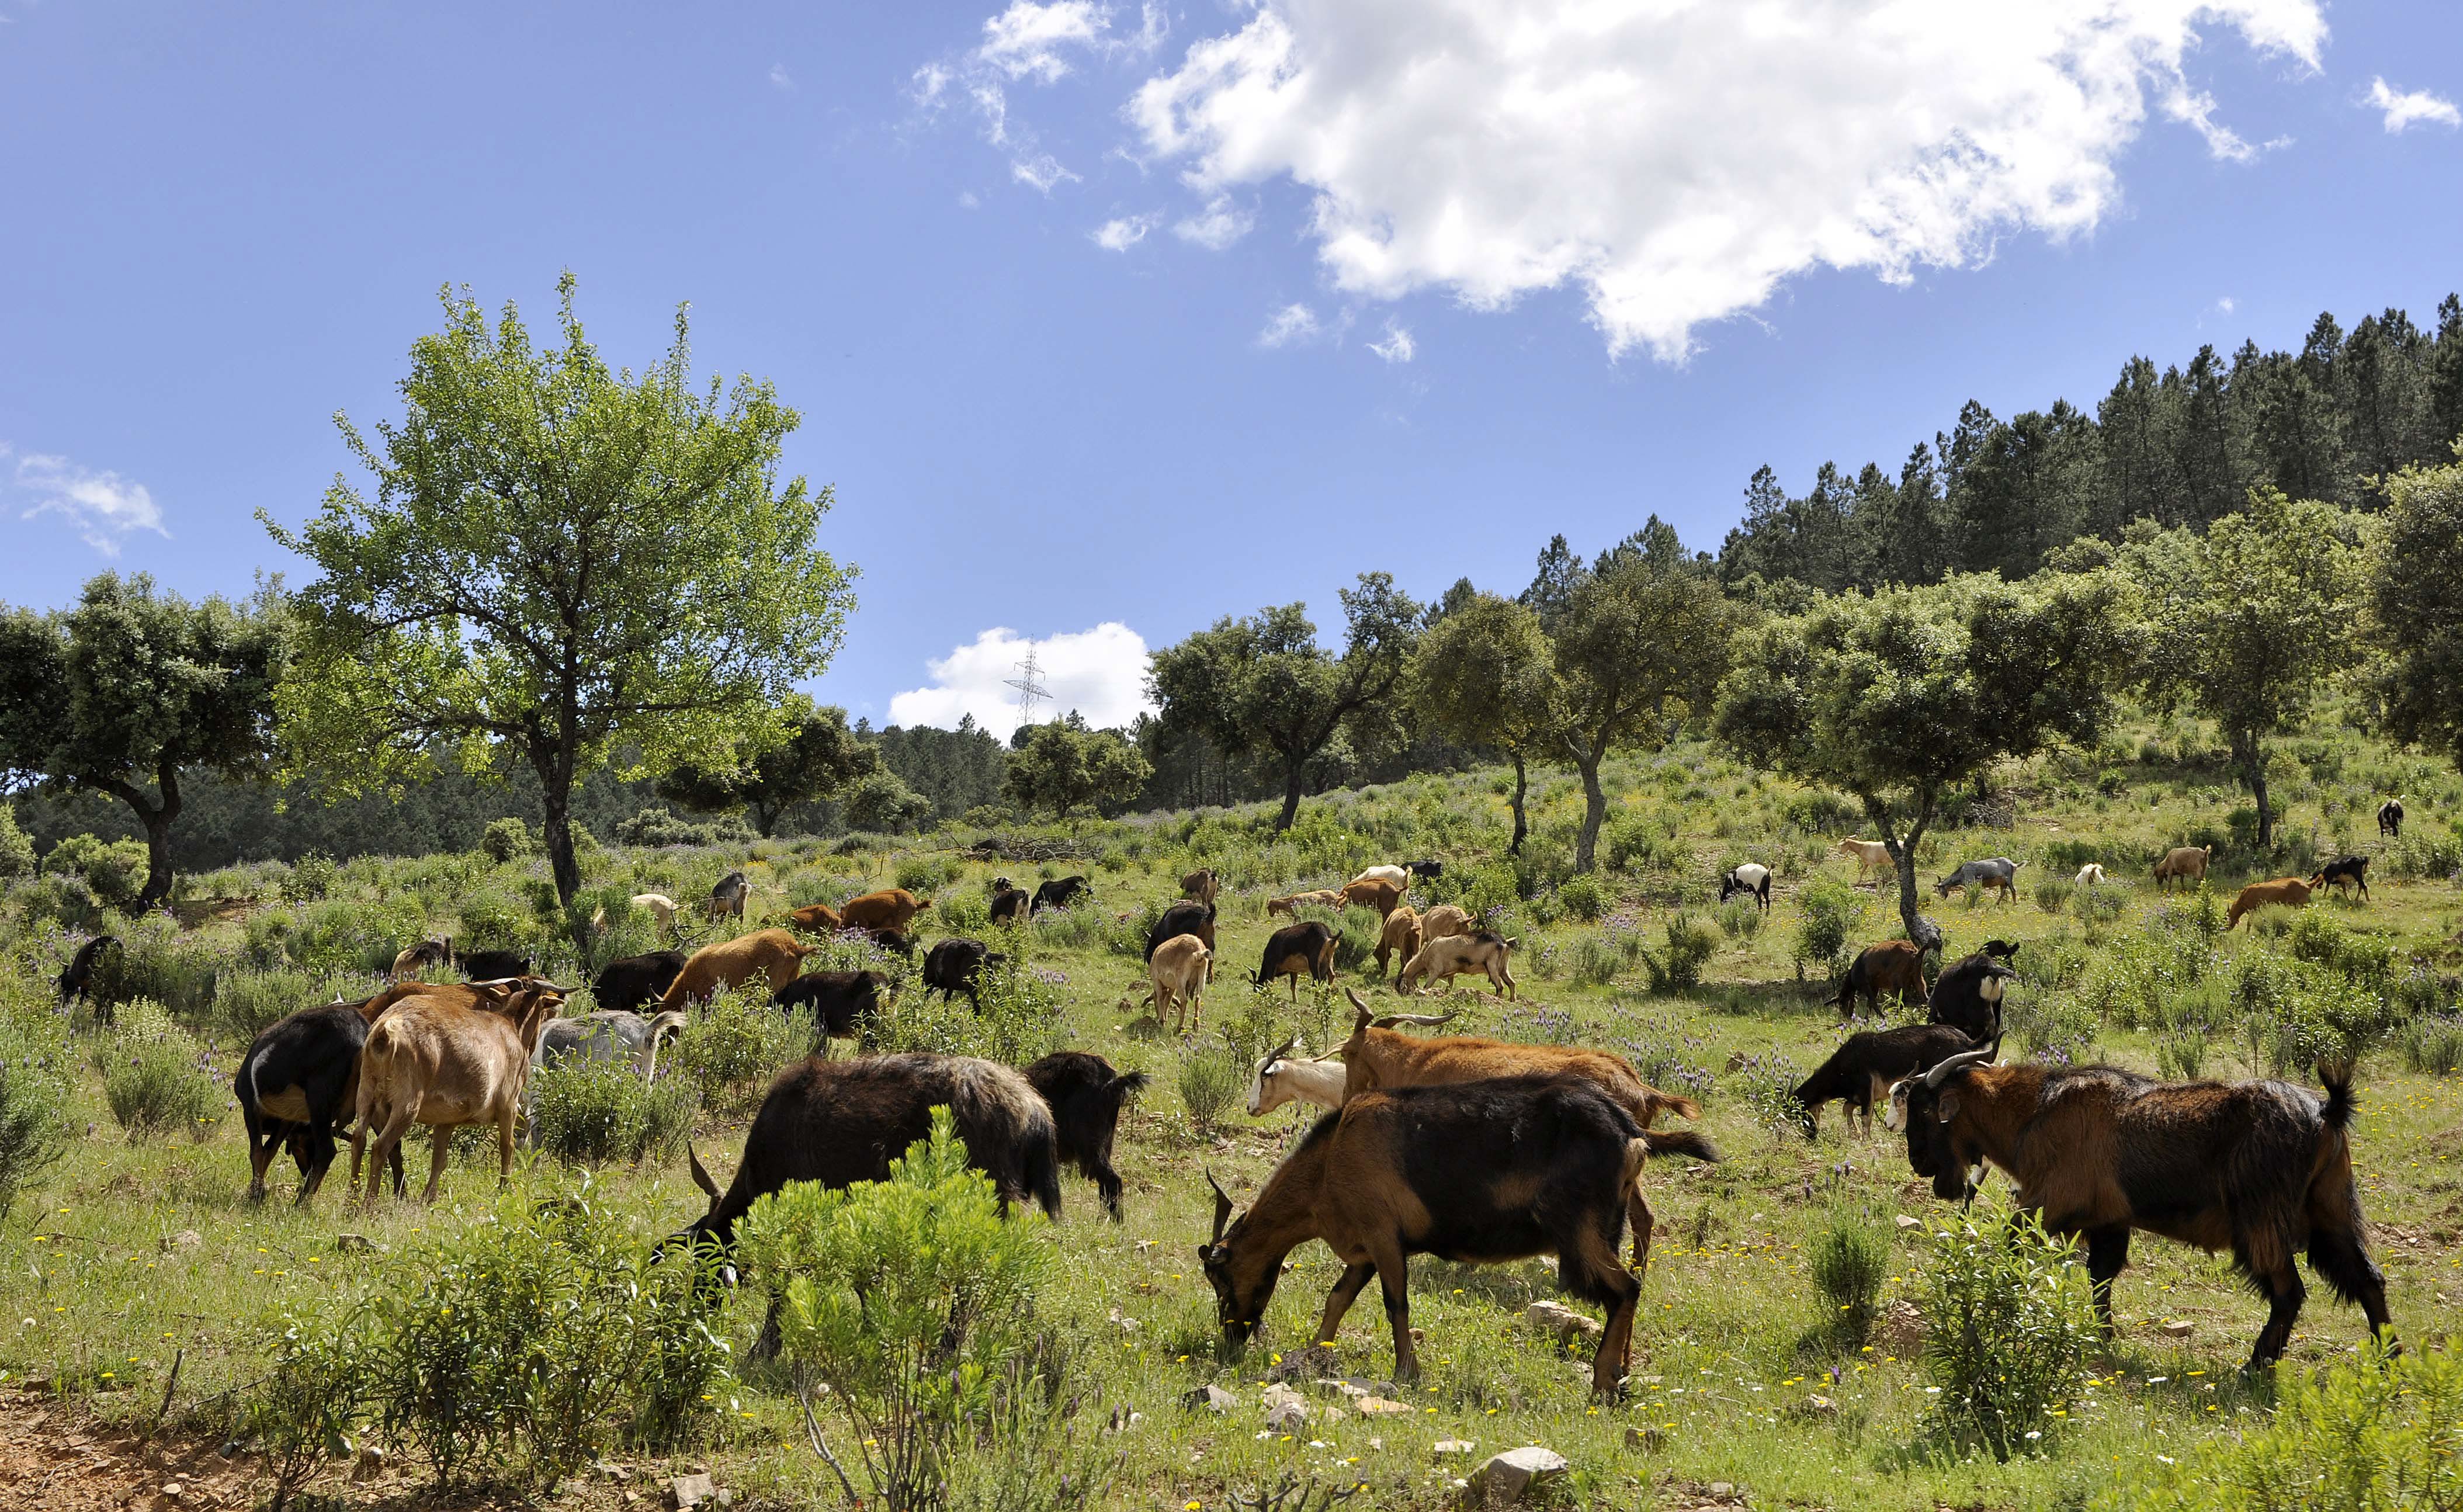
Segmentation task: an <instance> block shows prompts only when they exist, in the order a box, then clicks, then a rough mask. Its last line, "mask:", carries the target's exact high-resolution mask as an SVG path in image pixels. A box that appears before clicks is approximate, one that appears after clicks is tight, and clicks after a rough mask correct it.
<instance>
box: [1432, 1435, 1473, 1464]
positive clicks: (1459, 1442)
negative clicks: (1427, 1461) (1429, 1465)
mask: <svg viewBox="0 0 2463 1512" xmlns="http://www.w3.org/2000/svg"><path fill="white" fill-rule="evenodd" d="M1476 1447H1477V1445H1476V1444H1475V1443H1473V1442H1472V1440H1471V1439H1468V1438H1440V1439H1438V1440H1437V1441H1436V1442H1435V1443H1433V1444H1430V1445H1429V1446H1428V1453H1430V1454H1432V1455H1434V1456H1436V1457H1438V1458H1440V1459H1451V1458H1453V1457H1456V1456H1458V1455H1467V1454H1470V1453H1471V1450H1472V1449H1474V1448H1476Z"/></svg>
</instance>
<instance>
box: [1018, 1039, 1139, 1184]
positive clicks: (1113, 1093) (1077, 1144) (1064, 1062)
mask: <svg viewBox="0 0 2463 1512" xmlns="http://www.w3.org/2000/svg"><path fill="white" fill-rule="evenodd" d="M1021 1074H1022V1075H1024V1076H1025V1078H1026V1081H1027V1085H1029V1086H1032V1087H1034V1088H1035V1095H1036V1096H1038V1097H1041V1098H1042V1099H1043V1102H1044V1106H1045V1107H1049V1108H1050V1109H1052V1129H1053V1141H1054V1145H1053V1148H1054V1151H1055V1153H1056V1154H1057V1157H1058V1159H1059V1161H1060V1163H1061V1164H1062V1165H1066V1166H1075V1167H1077V1168H1078V1171H1079V1173H1080V1174H1082V1175H1083V1176H1085V1178H1086V1179H1087V1180H1089V1181H1092V1182H1093V1183H1095V1192H1096V1194H1097V1195H1099V1196H1100V1197H1101V1199H1102V1202H1103V1212H1104V1214H1105V1216H1108V1217H1110V1218H1111V1220H1112V1221H1113V1222H1115V1223H1118V1222H1120V1221H1121V1175H1120V1172H1116V1171H1114V1170H1113V1169H1112V1140H1113V1137H1114V1136H1115V1135H1116V1134H1117V1133H1118V1132H1119V1130H1120V1127H1121V1109H1122V1108H1123V1107H1126V1106H1127V1104H1128V1101H1129V1099H1131V1098H1133V1097H1135V1096H1137V1095H1138V1094H1139V1093H1140V1092H1142V1091H1144V1090H1145V1085H1146V1074H1145V1073H1144V1071H1115V1070H1113V1069H1112V1063H1111V1062H1109V1061H1106V1060H1104V1059H1103V1058H1102V1057H1101V1056H1100V1055H1090V1054H1088V1053H1087V1052H1085V1051H1083V1050H1057V1051H1055V1052H1053V1053H1052V1054H1050V1055H1047V1056H1045V1057H1044V1058H1043V1059H1042V1060H1040V1061H1037V1062H1035V1063H1034V1064H1032V1065H1029V1066H1028V1067H1026V1069H1025V1070H1024V1072H1022V1073H1021Z"/></svg>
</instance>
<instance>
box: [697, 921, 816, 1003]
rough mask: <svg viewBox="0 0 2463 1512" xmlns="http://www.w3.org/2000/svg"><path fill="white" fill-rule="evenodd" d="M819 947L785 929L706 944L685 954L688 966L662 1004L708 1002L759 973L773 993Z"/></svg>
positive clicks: (791, 979) (789, 979)
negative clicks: (806, 942) (688, 954)
mask: <svg viewBox="0 0 2463 1512" xmlns="http://www.w3.org/2000/svg"><path fill="white" fill-rule="evenodd" d="M819 948H820V947H818V946H816V945H806V944H805V943H804V942H803V941H801V940H798V939H797V938H796V936H795V935H794V934H793V933H791V932H789V931H786V930H755V931H752V933H750V934H745V935H739V936H737V937H736V938H734V939H731V940H721V941H719V942H718V943H717V944H715V945H705V946H703V947H702V948H701V949H700V950H697V951H695V952H693V953H692V954H691V955H690V956H688V957H687V958H686V960H685V969H684V970H683V971H680V972H678V973H676V979H675V980H674V981H673V982H672V983H670V984H669V985H668V987H667V993H666V996H665V997H662V998H660V999H659V1008H660V1010H661V1011H662V1012H665V1010H667V1009H670V1008H682V1007H684V1006H685V1005H686V1004H687V1003H693V1002H708V1000H709V999H711V998H712V997H717V996H718V995H719V993H720V992H721V991H722V990H724V989H727V988H731V987H741V986H743V985H744V984H745V983H746V982H749V981H752V980H753V979H754V978H756V977H758V978H760V979H762V980H765V981H767V982H768V983H769V984H770V990H771V991H772V992H774V993H775V992H779V991H782V990H784V989H785V987H786V985H787V984H788V983H789V982H792V981H794V980H795V979H796V973H797V972H799V971H801V970H802V969H803V964H804V957H805V956H807V955H810V954H812V953H813V952H815V951H816V950H818V949H819Z"/></svg>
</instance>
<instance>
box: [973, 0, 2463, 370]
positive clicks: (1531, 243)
mask: <svg viewBox="0 0 2463 1512" xmlns="http://www.w3.org/2000/svg"><path fill="white" fill-rule="evenodd" d="M1006 13H1007V12H1005V14H1006ZM1242 13H1243V15H1244V16H1245V19H1244V20H1243V21H1241V22H1240V23H1239V24H1238V25H1237V28H1236V30H1231V31H1229V32H1226V33H1219V34H1215V35H1211V36H1207V37H1203V38H1201V39H1199V40H1198V41H1196V42H1195V43H1194V44H1192V45H1191V46H1189V47H1188V50H1187V52H1186V54H1185V55H1183V56H1182V57H1181V58H1180V59H1179V61H1178V63H1177V66H1173V67H1170V68H1169V69H1168V70H1167V71H1166V72H1161V73H1158V74H1155V75H1154V76H1153V77H1149V78H1148V79H1147V80H1146V81H1145V82H1144V83H1143V84H1142V85H1141V86H1140V87H1139V88H1138V89H1137V90H1136V92H1135V94H1134V96H1133V98H1132V99H1130V100H1129V101H1128V103H1127V106H1126V109H1127V115H1128V120H1129V122H1130V127H1131V130H1132V131H1133V132H1134V133H1135V134H1136V137H1137V139H1138V142H1139V150H1140V153H1141V155H1142V156H1143V157H1144V158H1145V159H1146V160H1147V161H1150V162H1167V163H1171V164H1176V165H1177V166H1178V167H1179V168H1180V170H1181V172H1182V175H1183V178H1184V180H1185V181H1186V182H1187V183H1188V185H1189V186H1191V189H1192V192H1193V193H1194V194H1195V195H1196V196H1197V197H1198V198H1199V199H1200V201H1201V203H1203V204H1206V205H1208V206H1212V205H1213V204H1215V203H1218V197H1220V196H1224V195H1227V194H1229V193H1231V192H1233V191H1236V190H1238V189H1241V188H1243V187H1245V186H1260V185H1264V184H1267V183H1269V182H1271V181H1275V180H1278V179H1289V180H1291V181H1293V182H1295V183H1297V184H1298V185H1300V186H1305V187H1306V188H1308V189H1309V190H1311V191H1313V193H1314V204H1313V208H1312V210H1311V219H1310V225H1309V228H1308V229H1309V232H1310V234H1311V235H1312V236H1313V237H1314V239H1315V241H1316V244H1317V248H1318V252H1319V257H1320V258H1321V259H1322V262H1323V265H1324V268H1325V270H1326V273H1327V274H1328V276H1329V277H1330V279H1331V281H1332V282H1333V284H1334V285H1335V287H1336V288H1337V289H1338V290H1340V292H1342V293H1344V294H1346V295H1349V296H1355V297H1365V298H1381V299H1382V298H1393V297H1398V296H1403V295H1406V294H1408V293H1410V292H1412V291H1414V290H1418V289H1430V288H1433V289H1438V290H1443V291H1447V292H1449V293H1451V294H1453V295H1454V296H1456V297H1458V298H1460V299H1462V300H1464V301H1465V302H1467V303H1469V304H1471V305H1472V306H1474V307H1483V308H1496V307H1501V306H1504V305H1506V304H1509V303H1511V302H1512V301H1514V300H1515V298H1517V297H1518V296H1522V295H1525V294H1528V293H1531V292H1532V291H1535V290H1542V289H1552V288H1558V287H1563V286H1572V287H1575V288H1578V289H1580V291H1581V292H1582V293H1583V295H1584V296H1586V298H1587V301H1588V304H1589V309H1590V315H1591V318H1592V319H1593V321H1595V322H1596V323H1597V325H1598V326H1599V328H1600V329H1601V331H1602V333H1603V335H1604V336H1605V338H1606V340H1607V342H1608V345H1609V346H1610V348H1611V349H1612V350H1615V351H1619V352H1622V351H1624V350H1626V349H1628V348H1631V347H1634V346H1636V345H1641V346H1645V347H1647V348H1648V349H1649V350H1650V351H1652V352H1653V353H1655V354H1657V355H1658V356H1660V357H1662V358H1664V359H1668V360H1676V359H1681V358H1682V357H1683V356H1684V355H1685V354H1686V353H1687V352H1688V351H1689V350H1690V348H1691V344H1692V341H1693V333H1694V332H1695V330H1696V329H1697V328H1698V327H1700V326H1702V325H1703V324H1705V323H1706V322H1710V321H1715V320H1718V319H1721V318H1726V317H1730V316H1733V315H1736V314H1738V313H1740V312H1744V311H1748V310H1751V309H1753V308H1755V306H1757V305H1760V304H1762V303H1763V302H1764V301H1766V300H1767V299H1769V298H1770V297H1771V296H1772V294H1773V293H1774V291H1775V290H1776V289H1777V287H1778V286H1779V285H1780V284H1781V282H1783V281H1784V280H1785V279H1787V278H1789V277H1790V276H1792V275H1795V274H1801V273H1804V272H1806V271H1808V270H1811V269H1815V268H1819V267H1831V268H1842V269H1858V270H1864V271H1869V272H1871V273H1873V274H1878V275H1879V276H1881V277H1883V278H1885V279H1890V280H1894V281H1896V280H1905V279H1907V278H1908V277H1910V276H1911V275H1912V274H1914V273H1915V272H1916V271H1917V270H1918V269H1921V268H1927V267H1942V268H1955V267H1961V266H1966V265H1971V264H1973V263H1975V262H1977V261H1979V260H1981V259H1983V258H1985V257H1987V256H1989V255H1990V253H1991V251H1992V248H1993V244H1994V239H1995V238H1997V237H2000V236H2003V235H2006V234H2010V233H2013V232H2017V231H2034V232H2039V233H2042V234H2046V235H2050V236H2054V237H2060V236H2067V235H2071V234H2075V233H2077V232H2080V231H2083V230H2088V229H2090V228H2092V227H2094V226H2095V225H2096V224H2097V223H2098V222H2099V221H2101V220H2102V219H2103V217H2104V216H2105V215H2107V214H2108V213H2110V212H2111V211H2112V209H2113V208H2114V207H2115V206H2116V205H2117V204H2118V203H2119V201H2120V199H2121V185H2120V181H2119V178H2118V174H2117V171H2116V163H2117V161H2118V159H2119V157H2120V155H2121V153H2122V151H2123V149H2124V148H2125V146H2126V145H2127V144H2128V143H2129V142H2131V141H2132V140H2133V139H2134V138H2135V137H2136V136H2137V135H2138V134H2139V132H2140V131H2141V130H2142V129H2143V128H2144V127H2145V126H2146V124H2147V120H2148V118H2149V116H2150V115H2153V116H2156V117H2159V118H2161V119H2162V120H2165V121H2170V122H2174V123H2177V124H2178V125H2181V126H2185V127H2187V128H2189V129H2191V130H2192V131H2194V132H2196V133H2197V134H2198V135H2199V136H2200V137H2201V138H2202V139H2203V140H2204V142H2206V144H2207V146H2208V149H2209V150H2210V151H2211V152H2212V153H2213V154H2214V155H2216V156H2217V157H2220V158H2225V159H2245V158H2249V157H2251V156H2254V155H2255V154H2256V151H2257V150H2258V149H2256V148H2254V147H2253V146H2252V145H2251V144H2250V142H2248V141H2247V140H2245V139H2244V138H2243V137H2242V136H2241V135H2240V134H2239V133H2237V132H2235V131H2234V129H2232V127H2230V126H2228V125H2227V124H2225V123H2224V121H2223V120H2222V115H2223V111H2222V107H2221V106H2220V105H2219V104H2218V102H2217V101H2216V100H2215V99H2213V98H2212V96H2210V95H2209V94H2208V93H2206V92H2205V91H2204V90H2203V89H2202V88H2201V87H2200V86H2199V84H2198V83H2197V82H2196V81H2195V79H2194V78H2193V77H2192V74H2191V67H2190V59H2191V57H2192V55H2193V54H2194V53H2195V52H2196V50H2197V49H2198V48H2199V47H2200V46H2201V45H2202V44H2204V45H2219V44H2223V43H2226V42H2231V41H2237V42H2238V43H2240V44H2243V45H2246V46H2247V47H2249V48H2252V49H2255V50H2256V51H2257V52H2259V53H2262V54H2266V55H2272V56H2275V57H2277V58H2278V59H2280V60H2282V61H2284V62H2286V63H2289V64H2290V65H2292V66H2293V67H2295V68H2296V69H2314V68H2315V67H2316V66H2317V64H2318V62H2319V58H2320V55H2321V49H2322V48H2323V46H2324V44H2325V40H2326V26H2325V19H2324V15H2323V13H2322V5H2321V0H2038V3H2034V4H2028V5H1978V4H1975V3H1973V0H1826V3H1814V0H1648V3H1641V4H1632V5H1602V4H1599V3H1597V0H1259V3H1257V4H1255V5H1254V7H1253V9H1249V10H1247V11H1244V12H1242ZM2438 103H2442V102H2438ZM2447 108H2448V109H2449V110H2450V111H2451V108H2452V107H2447ZM2392 119H2393V118H2392V117H2391V116H2389V122H2390V123H2391V121H2392ZM2415 119H2422V120H2433V119H2438V118H2436V117H2435V116H2434V115H2433V114H2432V115H2424V116H2420V117H2417V118H2415ZM1222 203H1226V204H1228V203H1229V202H1228V201H1227V202H1222ZM1207 213H1208V212H1207V211H1203V210H1201V211H1199V212H1198V213H1197V214H1196V215H1195V216H1192V220H1191V223H1192V224H1198V225H1203V224H1205V221H1204V217H1205V215H1206V214H1207ZM1178 229H1179V228H1177V227H1176V228H1175V230H1178ZM1183 234H1189V233H1188V232H1183ZM1190 239H1192V240H1198V241H1201V242H1205V241H1208V238H1207V237H1204V236H1197V235H1191V236H1190ZM1231 239H1232V238H1230V237H1228V236H1227V237H1224V238H1223V240H1224V241H1226V242H1228V241H1229V240H1231Z"/></svg>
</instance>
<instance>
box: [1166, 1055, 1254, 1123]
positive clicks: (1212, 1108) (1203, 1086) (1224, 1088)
mask: <svg viewBox="0 0 2463 1512" xmlns="http://www.w3.org/2000/svg"><path fill="white" fill-rule="evenodd" d="M1248 1082H1249V1069H1248V1067H1247V1066H1244V1065H1242V1064H1241V1063H1239V1062H1237V1061H1235V1060H1233V1059H1232V1058H1231V1052H1230V1050H1229V1049H1228V1048H1218V1047H1217V1046H1215V1045H1213V1044H1210V1043H1204V1042H1201V1043H1200V1044H1199V1045H1198V1046H1197V1048H1196V1049H1194V1050H1191V1051H1190V1052H1189V1053H1188V1055H1186V1056H1183V1057H1182V1058H1181V1062H1180V1080H1179V1088H1180V1106H1181V1107H1185V1108H1187V1109H1188V1121H1189V1122H1190V1123H1191V1124H1193V1125H1195V1126H1196V1127H1197V1129H1199V1130H1200V1131H1201V1132H1203V1131H1207V1130H1210V1129H1213V1128H1214V1126H1215V1125H1217V1124H1219V1123H1221V1122H1222V1121H1223V1119H1224V1118H1225V1116H1226V1115H1228V1114H1229V1113H1230V1112H1231V1109H1232V1107H1233V1106H1234V1105H1236V1104H1237V1103H1238V1102H1239V1101H1240V1097H1241V1094H1242V1093H1244V1092H1245V1091H1247V1090H1248Z"/></svg>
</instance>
